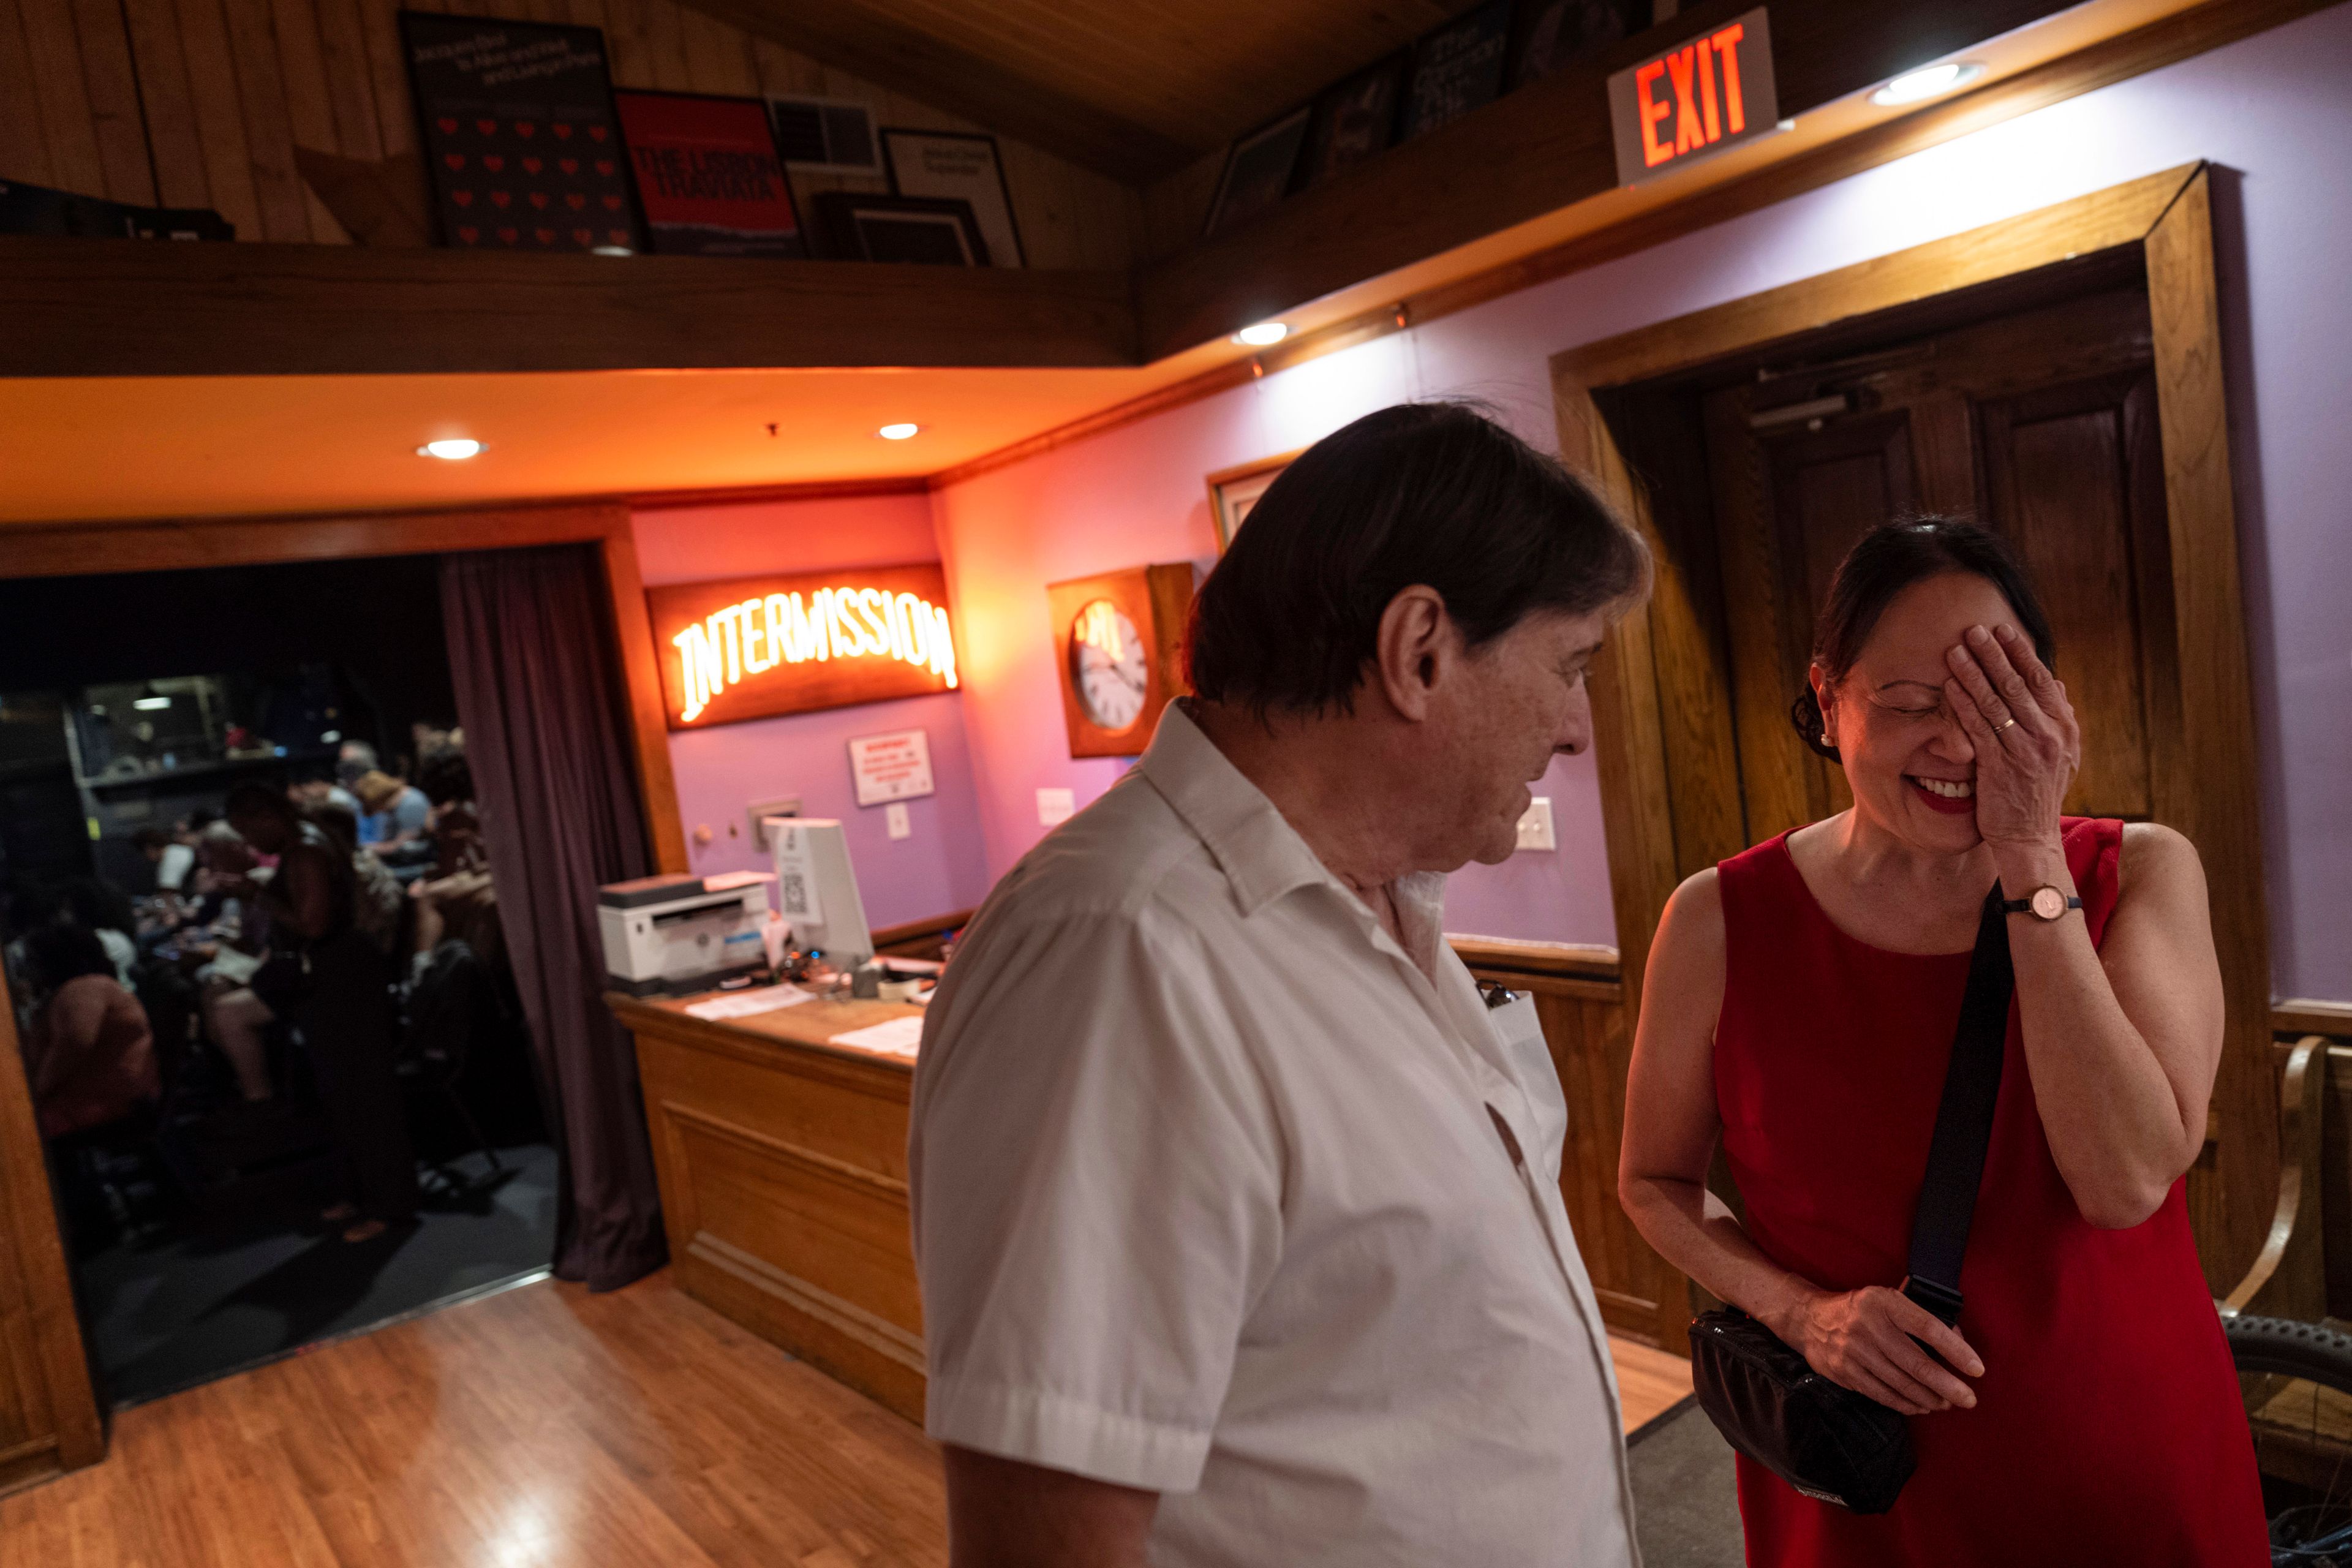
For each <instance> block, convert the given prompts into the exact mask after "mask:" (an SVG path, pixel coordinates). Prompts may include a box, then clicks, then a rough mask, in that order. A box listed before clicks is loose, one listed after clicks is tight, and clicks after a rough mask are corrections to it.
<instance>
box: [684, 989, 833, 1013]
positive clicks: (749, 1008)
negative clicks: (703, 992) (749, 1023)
mask: <svg viewBox="0 0 2352 1568" xmlns="http://www.w3.org/2000/svg"><path fill="white" fill-rule="evenodd" d="M815 1000H816V997H815V996H814V994H811V993H809V992H806V991H803V990H802V989H801V988H800V987H799V986H797V985H763V986H761V987H760V988H759V989H757V990H754V991H737V992H733V993H730V994H728V995H725V996H713V997H712V998H711V999H710V1000H709V1001H708V1002H697V1003H696V1004H695V1005H693V1006H691V1007H688V1009H687V1010H686V1011H687V1016H688V1017H692V1018H714V1019H716V1018H748V1017H751V1016H752V1015H753V1014H755V1013H772V1012H774V1011H775V1010H776V1009H777V1008H779V1007H797V1006H799V1005H801V1004H802V1003H803V1002H814V1001H815Z"/></svg>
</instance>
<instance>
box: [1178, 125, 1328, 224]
mask: <svg viewBox="0 0 2352 1568" xmlns="http://www.w3.org/2000/svg"><path fill="white" fill-rule="evenodd" d="M1311 114H1312V110H1311V109H1294V110H1291V111H1290V112H1289V113H1287V114H1286V115H1284V116H1283V117H1282V118H1281V119H1279V120H1277V121H1274V122H1273V123H1271V124H1268V125H1262V126H1260V127H1258V128H1257V129H1256V130H1255V131H1253V132H1250V133H1249V134H1248V135H1246V136H1244V137H1243V138H1242V139H1241V140H1240V141H1238V142H1234V148H1233V151H1232V152H1230V153H1226V154H1225V172H1224V174H1223V175H1221V176H1220V177H1219V178H1218V180H1217V195H1216V199H1215V200H1213V201H1212V202H1211V203H1210V204H1209V221H1208V225H1207V226H1206V227H1205V229H1204V230H1203V231H1202V232H1204V233H1207V234H1218V233H1222V232H1223V230H1225V229H1228V228H1231V227H1233V226H1234V225H1235V224H1238V223H1241V222H1244V220H1246V219H1249V218H1254V217H1255V216H1257V215H1258V214H1260V213H1262V212H1264V211H1265V210H1266V209H1267V208H1268V207H1271V206H1273V205H1276V203H1278V202H1280V201H1281V200H1282V198H1283V197H1285V196H1286V195H1289V194H1290V180H1291V175H1292V174H1294V173H1296V172H1297V168H1298V154H1299V153H1300V151H1301V150H1302V149H1304V148H1305V147H1306V145H1307V121H1308V119H1309V118H1310V116H1311Z"/></svg>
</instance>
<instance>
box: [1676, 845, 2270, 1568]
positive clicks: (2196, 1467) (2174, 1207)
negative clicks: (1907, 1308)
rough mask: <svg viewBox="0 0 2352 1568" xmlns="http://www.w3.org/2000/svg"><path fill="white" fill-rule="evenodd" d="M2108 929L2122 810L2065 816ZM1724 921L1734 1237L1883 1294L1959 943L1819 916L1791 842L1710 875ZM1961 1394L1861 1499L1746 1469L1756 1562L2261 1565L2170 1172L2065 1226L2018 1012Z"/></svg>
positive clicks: (2005, 1068) (1938, 1063) (1747, 1517)
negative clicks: (1971, 1369)
mask: <svg viewBox="0 0 2352 1568" xmlns="http://www.w3.org/2000/svg"><path fill="white" fill-rule="evenodd" d="M2063 833H2064V838H2065V847H2066V862H2067V865H2068V866H2069V867H2070V868H2072V869H2073V871H2074V880H2075V884H2076V886H2077V887H2078V888H2079V889H2080V890H2081V892H2082V895H2083V905H2084V910H2083V912H2084V915H2085V916H2087V917H2088V919H2089V921H2090V927H2091V940H2092V941H2093V942H2099V941H2101V940H2102V939H2103V938H2104V936H2105V931H2106V924H2107V917H2108V916H2109V914H2110V913H2112V912H2113V910H2114V909H2115V904H2116V890H2117V885H2118V884H2117V875H2116V873H2117V862H2118V857H2119V854H2120V850H2121V846H2122V837H2123V825H2122V824H2120V823H2117V822H2108V821H2094V820H2088V819H2083V818H2073V817H2070V818H2067V819H2066V820H2065V821H2064V823H2063ZM1717 871H1718V874H1719V879H1720V883H1721V888H1722V896H1723V918H1724V925H1725V930H1726V935H1727V973H1726V976H1725V986H1724V996H1723V1013H1722V1016H1721V1017H1720V1018H1719V1019H1718V1020H1717V1025H1716V1036H1715V1092H1716V1102H1717V1105H1718V1106H1719V1107H1720V1108H1721V1110H1722V1114H1723V1146H1724V1152H1725V1153H1726V1155H1727V1157H1728V1159H1729V1161H1730V1165H1731V1170H1732V1173H1733V1175H1734V1176H1735V1177H1737V1178H1738V1183H1739V1191H1740V1194H1741V1196H1742V1197H1743V1198H1744V1199H1745V1200H1746V1203H1747V1221H1746V1223H1747V1228H1748V1235H1749V1236H1750V1237H1753V1238H1754V1239H1755V1241H1756V1244H1757V1246H1759V1247H1761V1248H1763V1250H1764V1253H1765V1255H1766V1256H1767V1257H1769V1258H1771V1259H1772V1260H1773V1261H1774V1262H1776V1263H1778V1264H1780V1266H1781V1267H1782V1268H1787V1269H1790V1271H1792V1272H1794V1273H1796V1274H1798V1275H1801V1276H1802V1277H1803V1278H1805V1279H1810V1280H1811V1281H1813V1282H1814V1283H1815V1284H1817V1285H1821V1286H1823V1287H1825V1288H1827V1289H1833V1290H1852V1289H1859V1288H1860V1287H1862V1286H1864V1285H1899V1284H1900V1283H1901V1282H1902V1280H1903V1278H1904V1276H1905V1274H1906V1272H1907V1269H1906V1261H1907V1258H1908V1256H1909V1253H1910V1247H1911V1215H1912V1211H1913V1209H1914V1207H1915V1206H1916V1204H1917V1201H1918V1195H1919V1186H1920V1183H1921V1181H1922V1179H1923V1178H1924V1176H1925V1173H1926V1171H1927V1142H1928V1136H1929V1133H1930V1131H1931V1130H1932V1129H1933V1127H1934V1126H1935V1121H1936V1106H1937V1100H1938V1099H1939V1097H1940V1096H1941V1094H1942V1092H1943V1086H1944V1068H1945V1067H1946V1065H1947V1064H1948V1061H1949V1059H1950V1057H1951V1053H1952V1031H1953V1028H1954V1026H1956V1024H1957V1023H1958V1017H1959V1008H1960V993H1961V992H1962V990H1963V989H1964V988H1965V987H1966V985H1967V983H1968V970H1969V955H1968V954H1967V953H1964V952H1963V953H1948V954H1938V955H1928V956H1922V955H1917V954H1910V953H1898V952H1885V951H1884V950H1883V949H1879V948H1875V947H1872V946H1870V945H1869V944H1867V943H1866V942H1861V941H1859V940H1857V939H1855V938H1853V937H1851V936H1848V935H1847V934H1846V933H1845V932H1843V931H1840V930H1839V929H1838V928H1837V927H1836V926H1834V925H1832V923H1831V922H1830V919H1829V916H1828V915H1827V914H1826V913H1825V912H1823V910H1822V907H1821V905H1820V904H1819V903H1818V902H1816V901H1815V900H1814V899H1813V896H1812V893H1811V889H1808V888H1807V887H1806V886H1805V883H1804V880H1803V879H1802V878H1801V877H1800V876H1799V875H1798V872H1797V866H1796V862H1795V861H1793V860H1791V859H1790V858H1789V851H1788V846H1787V843H1786V836H1785V835H1783V836H1782V837H1780V838H1775V839H1772V840H1770V841H1769V842H1767V843H1764V844H1759V845H1758V846H1757V847H1755V848H1753V849H1750V850H1748V852H1747V853H1746V854H1744V855H1741V856H1739V857H1738V858H1734V859H1730V860H1726V861H1724V862H1723V863H1722V865H1721V866H1720V867H1718V868H1717ZM1960 1289H1961V1291H1962V1293H1963V1294H1964V1295H1965V1296H1966V1298H1967V1305H1966V1306H1965V1307H1963V1308H1962V1309H1961V1312H1960V1323H1959V1327H1960V1331H1961V1332H1962V1333H1963V1334H1965V1335H1966V1336H1967V1337H1968V1341H1969V1344H1970V1345H1972V1346H1974V1347H1975V1349H1976V1352H1977V1353H1978V1355H1979V1356H1980V1357H1982V1358H1983V1360H1984V1365H1985V1373H1984V1376H1983V1377H1981V1378H1979V1379H1978V1380H1976V1384H1975V1387H1976V1391H1977V1406H1976V1408H1975V1409H1973V1410H1958V1409H1955V1410H1948V1411H1943V1412H1941V1413H1939V1414H1937V1415H1927V1416H1915V1417H1913V1418H1912V1420H1911V1440H1912V1444H1913V1447H1914V1448H1915V1450H1916V1453H1917V1455H1918V1459H1919V1468H1918V1472H1917V1474H1916V1475H1914V1476H1913V1477H1912V1478H1911V1480H1910V1483H1909V1484H1908V1485H1907V1486H1906V1487H1905V1488H1904V1489H1903V1495H1902V1497H1901V1498H1900V1499H1899V1500H1897V1501H1896V1502H1895V1507H1894V1509H1893V1510H1890V1511H1889V1512H1887V1513H1885V1514H1882V1515H1877V1516H1874V1517H1870V1518H1863V1517H1858V1516H1856V1515H1853V1514H1850V1513H1847V1512H1845V1511H1844V1510H1842V1509H1839V1508H1835V1507H1832V1506H1831V1505H1830V1504H1827V1503H1821V1502H1815V1501H1813V1500H1811V1499H1809V1498H1805V1497H1802V1496H1801V1495H1799V1494H1798V1493H1797V1492H1796V1491H1795V1490H1793V1489H1790V1487H1789V1486H1788V1485H1787V1484H1786V1483H1785V1482H1782V1481H1781V1480H1780V1479H1777V1478H1776V1477H1774V1476H1773V1475H1772V1474H1771V1472H1770V1471H1769V1470H1766V1469H1764V1468H1762V1467H1761V1466H1759V1465H1756V1464H1754V1463H1752V1462H1751V1461H1749V1460H1748V1458H1746V1457H1745V1456H1742V1457H1741V1458H1740V1459H1739V1510H1740V1515H1741V1518H1742V1519H1743V1521H1745V1523H1746V1526H1747V1535H1748V1563H1749V1564H1750V1565H1751V1568H1780V1565H1781V1564H1788V1565H1790V1568H1794V1565H1796V1564H1804V1565H1805V1568H1906V1565H1912V1564H1917V1565H1922V1568H1925V1565H1930V1564H1932V1565H1934V1568H1959V1565H1964V1564H1978V1563H1983V1564H1993V1565H1997V1568H2041V1565H2045V1564H2046V1565H2048V1568H2060V1565H2062V1564H2063V1565H2064V1568H2078V1565H2081V1564H2086V1563H2117V1564H2122V1563H2129V1564H2131V1565H2132V1568H2268V1564H2269V1563H2270V1552H2269V1548H2268V1546H2267V1544H2266V1536H2265V1529H2264V1524H2263V1506H2262V1492H2261V1483H2260V1479H2259V1478H2258V1476H2257V1474H2256V1471H2255V1468H2254V1449H2253V1439H2252V1436H2251V1435H2250V1433H2249V1431H2248V1428H2247V1426H2246V1417H2245V1413H2244V1408H2243V1406H2242V1404H2241V1403H2240V1400H2239V1394H2238V1382H2237V1377H2236V1375H2235V1373H2234V1371H2233V1369H2232V1367H2231V1361H2230V1352H2229V1349H2228V1346H2227V1345H2226V1344H2225V1343H2224V1342H2223V1340H2222V1337H2221V1322H2220V1320H2219V1319H2218V1318H2217V1316H2216V1315H2215V1313H2214V1310H2213V1305H2212V1297H2211V1294H2210V1291H2209V1290H2208V1289H2207V1288H2206V1284H2205V1279H2204V1276H2203V1275H2202V1274H2201V1273H2200V1271H2199V1268H2198V1264H2197V1255H2196V1249H2195V1247H2194V1245H2193V1244H2192V1242H2191V1240H2190V1237H2189V1211H2188V1205H2187V1199H2186V1197H2185V1196H2184V1191H2183V1185H2182V1184H2180V1183H2175V1184H2173V1188H2172V1192H2171V1194H2170V1195H2169V1196H2168V1197H2167V1198H2166V1199H2165V1200H2164V1205H2163V1207H2161V1208H2159V1209H2158V1211H2157V1212H2156V1214H2155V1215H2154V1217H2152V1218H2150V1219H2149V1220H2148V1221H2147V1223H2145V1224H2143V1225H2139V1226H2135V1227H2133V1228H2132V1229H2130V1230H2101V1229H2099V1228H2097V1227H2096V1226H2093V1225H2091V1224H2090V1223H2089V1222H2088V1221H2086V1220H2085V1219H2084V1218H2083V1216H2082V1215H2081V1214H2080V1213H2079V1212H2077V1210H2076V1209H2075V1206H2074V1196H2073V1194H2071V1193H2069V1192H2068V1191H2067V1188H2066V1184H2065V1182H2064V1181H2063V1178H2061V1177H2060V1175H2059V1173H2058V1167H2057V1165H2056V1164H2055V1163H2053V1160H2052V1158H2051V1154H2050V1145H2049V1142H2048V1141H2047V1140H2046V1139H2045V1138H2044V1137H2043V1135H2042V1121H2041V1118H2040V1116H2039V1114H2038V1113H2037V1112H2036V1110H2035V1109H2034V1103H2033V1085H2032V1080H2031V1079H2030V1078H2029V1076H2028V1073H2027V1068H2026V1062H2025V1050H2024V1046H2023V1043H2022V1040H2021V1037H2020V1035H2019V1032H2018V1026H2017V1021H2016V1014H2015V1011H2014V1006H2013V1005H2012V1011H2011V1017H2010V1026H2009V1047H2008V1055H2007V1057H2006V1058H2004V1060H2003V1063H2002V1067H2001V1078H2000V1100H1999V1101H1998V1102H1997V1104H1996V1106H1995V1109H1994V1112H1993V1124H1992V1138H1991V1142H1990V1147H1989V1149H1988V1151H1987V1153H1986V1158H1985V1168H1984V1180H1983V1184H1982V1185H1981V1187H1980V1188H1979V1193H1978V1197H1977V1207H1976V1219H1975V1224H1974V1226H1973V1227H1972V1228H1971V1230H1970V1231H1969V1250H1968V1258H1967V1261H1966V1263H1965V1265H1964V1267H1963V1269H1962V1272H1961V1277H1960Z"/></svg>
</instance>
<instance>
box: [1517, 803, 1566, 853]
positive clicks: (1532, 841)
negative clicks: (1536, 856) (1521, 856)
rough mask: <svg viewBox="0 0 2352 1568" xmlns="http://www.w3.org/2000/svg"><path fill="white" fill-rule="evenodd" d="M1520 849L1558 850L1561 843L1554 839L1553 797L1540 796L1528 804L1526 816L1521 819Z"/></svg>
mask: <svg viewBox="0 0 2352 1568" xmlns="http://www.w3.org/2000/svg"><path fill="white" fill-rule="evenodd" d="M1519 847H1520V848H1522V849H1558V848H1559V840H1558V839H1557V838H1555V837H1552V831H1551V796H1549V795H1538V796H1536V797H1535V798H1534V799H1533V800H1531V801H1529V802H1528V809H1527V812H1526V815H1524V816H1521V817H1520V818H1519Z"/></svg>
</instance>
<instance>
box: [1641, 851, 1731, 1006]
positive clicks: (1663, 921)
mask: <svg viewBox="0 0 2352 1568" xmlns="http://www.w3.org/2000/svg"><path fill="white" fill-rule="evenodd" d="M1723 953H1724V926H1723V880H1722V879H1721V878H1720V877H1718V876H1717V875H1716V868H1714V867H1712V866H1710V867H1708V868H1706V870H1704V871H1700V872H1697V873H1696V874H1695V875H1693V876H1690V877H1687V878H1685V879H1684V880H1683V884H1682V886H1680V887H1678V888H1676V889H1675V891H1674V896H1673V897H1671V898H1669V899H1668V900H1666V908H1665V911H1664V913H1663V914H1662V915H1661V916H1660V917H1659V919H1658V934H1657V935H1656V937H1654V939H1653V940H1652V942H1651V944H1650V975H1651V978H1652V980H1653V981H1655V980H1657V979H1658V978H1660V977H1662V976H1664V977H1670V978H1673V979H1675V980H1678V981H1680V982H1682V983H1684V984H1690V983H1692V982H1698V981H1705V980H1707V979H1708V978H1710V977H1712V979H1713V982H1714V984H1715V985H1716V987H1717V989H1720V987H1721V985H1722V976H1723Z"/></svg>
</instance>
